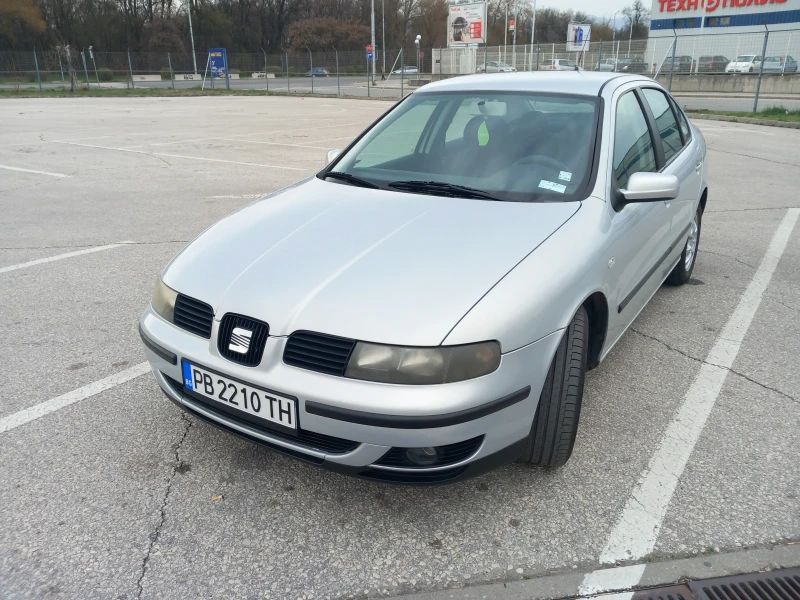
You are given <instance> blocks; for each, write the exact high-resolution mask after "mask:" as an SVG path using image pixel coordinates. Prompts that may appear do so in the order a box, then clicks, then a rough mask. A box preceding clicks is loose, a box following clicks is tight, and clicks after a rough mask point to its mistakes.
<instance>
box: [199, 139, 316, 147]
mask: <svg viewBox="0 0 800 600" xmlns="http://www.w3.org/2000/svg"><path fill="white" fill-rule="evenodd" d="M209 139H213V140H220V141H225V142H239V143H242V144H263V145H265V146H288V147H289V148H309V149H311V150H328V146H301V145H300V144H284V143H282V142H262V141H261V140H240V139H235V138H209ZM309 143H312V142H309Z"/></svg>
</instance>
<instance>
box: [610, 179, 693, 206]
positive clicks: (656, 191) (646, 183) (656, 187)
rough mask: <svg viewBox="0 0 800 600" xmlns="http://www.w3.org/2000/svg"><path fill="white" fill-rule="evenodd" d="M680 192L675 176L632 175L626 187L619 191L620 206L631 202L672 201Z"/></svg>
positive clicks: (679, 185)
mask: <svg viewBox="0 0 800 600" xmlns="http://www.w3.org/2000/svg"><path fill="white" fill-rule="evenodd" d="M680 191H681V184H680V182H679V181H678V178H677V177H675V175H667V174H666V173H634V174H633V175H631V177H630V179H628V187H627V188H625V189H624V190H620V191H619V194H620V196H622V200H623V202H622V204H631V203H633V202H658V201H660V200H674V199H675V198H677V197H678V194H680Z"/></svg>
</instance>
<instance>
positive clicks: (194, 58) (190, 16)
mask: <svg viewBox="0 0 800 600" xmlns="http://www.w3.org/2000/svg"><path fill="white" fill-rule="evenodd" d="M188 6H189V10H188V11H187V12H188V13H189V37H190V38H191V40H192V64H194V74H195V75H197V57H196V56H195V54H194V31H193V30H192V0H189V5H188Z"/></svg>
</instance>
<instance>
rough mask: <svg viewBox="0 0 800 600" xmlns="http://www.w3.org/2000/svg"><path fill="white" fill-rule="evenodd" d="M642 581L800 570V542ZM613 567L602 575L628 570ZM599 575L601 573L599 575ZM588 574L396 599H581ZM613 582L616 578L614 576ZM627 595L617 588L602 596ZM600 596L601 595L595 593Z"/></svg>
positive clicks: (665, 565) (668, 569) (679, 567)
mask: <svg viewBox="0 0 800 600" xmlns="http://www.w3.org/2000/svg"><path fill="white" fill-rule="evenodd" d="M638 564H644V565H645V570H644V573H643V574H642V578H641V581H640V583H639V585H637V586H636V588H635V589H642V588H650V587H656V586H664V585H671V584H674V583H678V582H681V583H683V582H686V581H691V580H701V579H709V578H714V577H724V576H726V575H740V574H744V573H755V572H760V571H772V570H776V569H783V568H790V567H797V566H800V542H790V543H788V544H786V545H783V546H773V547H772V548H755V549H748V550H739V551H735V552H728V553H723V554H705V555H702V556H696V557H692V558H684V559H678V560H668V561H665V562H652V563H650V562H646V563H638ZM625 568H627V566H626V567H609V568H608V569H602V571H609V575H611V573H610V572H611V571H614V570H615V569H625ZM595 572H597V571H595ZM585 575H586V574H585V573H578V572H571V573H560V574H555V575H546V576H542V577H534V578H532V579H526V580H515V581H506V582H497V583H491V584H486V585H470V586H466V587H460V588H454V587H451V588H448V589H444V590H440V591H436V592H424V593H416V594H407V595H403V596H395V598H402V600H478V599H482V598H487V599H488V598H491V599H493V600H494V599H495V598H502V599H503V600H554V599H558V598H574V597H578V596H580V595H581V592H580V587H581V584H582V583H583V579H584V576H585ZM612 578H613V575H612ZM613 591H625V590H621V589H615V588H613V587H611V588H608V589H606V590H602V593H605V592H613ZM594 593H597V592H593V594H594Z"/></svg>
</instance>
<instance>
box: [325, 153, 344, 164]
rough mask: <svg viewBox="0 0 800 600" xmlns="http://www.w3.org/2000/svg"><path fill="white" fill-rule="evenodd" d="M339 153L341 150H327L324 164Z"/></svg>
mask: <svg viewBox="0 0 800 600" xmlns="http://www.w3.org/2000/svg"><path fill="white" fill-rule="evenodd" d="M341 153H342V151H341V150H328V156H327V158H326V160H327V162H326V163H325V164H326V165H329V164H331V163H332V162H333V161H334V160H336V157H337V156H339V155H340V154H341Z"/></svg>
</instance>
